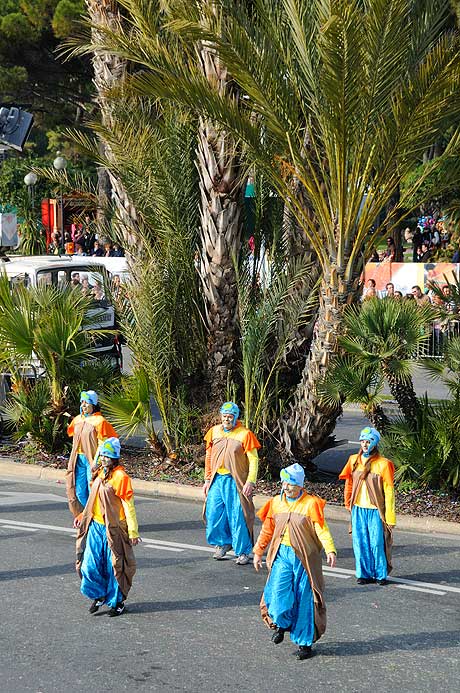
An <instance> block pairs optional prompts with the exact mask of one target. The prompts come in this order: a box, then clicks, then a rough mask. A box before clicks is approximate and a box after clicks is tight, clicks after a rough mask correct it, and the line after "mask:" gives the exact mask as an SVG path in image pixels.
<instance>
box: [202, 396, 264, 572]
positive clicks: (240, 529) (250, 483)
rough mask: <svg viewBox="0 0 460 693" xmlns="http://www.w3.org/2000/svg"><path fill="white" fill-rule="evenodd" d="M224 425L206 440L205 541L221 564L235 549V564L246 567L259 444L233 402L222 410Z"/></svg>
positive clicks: (214, 427)
mask: <svg viewBox="0 0 460 693" xmlns="http://www.w3.org/2000/svg"><path fill="white" fill-rule="evenodd" d="M220 414H221V417H222V418H221V421H222V423H221V424H219V425H217V426H213V427H212V428H211V429H210V430H209V431H208V432H207V433H206V436H205V441H206V463H205V477H204V478H205V482H204V485H203V492H204V496H205V508H204V519H205V522H206V541H207V542H208V544H210V545H211V546H215V547H216V551H215V553H214V556H213V557H214V558H215V559H216V560H218V561H219V560H222V559H223V558H224V557H225V555H226V554H227V553H228V551H230V549H231V548H232V547H233V550H234V552H235V554H236V559H235V563H237V564H238V565H247V564H248V563H249V560H250V559H249V554H250V553H251V549H252V544H253V529H254V503H253V501H252V496H253V494H254V489H255V485H256V481H257V470H258V463H259V457H258V454H257V449H258V448H260V443H259V441H258V440H257V438H256V437H255V435H254V434H253V433H251V431H250V430H248V429H247V428H246V427H245V426H243V424H242V423H241V422H240V421H239V419H238V416H239V414H240V410H239V408H238V406H237V405H236V404H235V403H234V402H225V404H223V405H222V407H221V409H220Z"/></svg>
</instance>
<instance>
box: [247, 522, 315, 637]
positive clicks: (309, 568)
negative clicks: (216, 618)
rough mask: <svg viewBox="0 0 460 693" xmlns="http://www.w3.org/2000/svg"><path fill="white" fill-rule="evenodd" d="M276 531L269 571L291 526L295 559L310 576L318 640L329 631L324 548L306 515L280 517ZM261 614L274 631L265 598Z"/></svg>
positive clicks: (261, 603)
mask: <svg viewBox="0 0 460 693" xmlns="http://www.w3.org/2000/svg"><path fill="white" fill-rule="evenodd" d="M274 520H275V530H274V532H273V537H272V540H271V543H270V548H269V549H268V553H267V568H268V569H269V570H271V567H272V565H273V561H274V560H275V558H276V554H277V553H278V549H279V547H280V544H281V540H282V538H283V534H284V530H285V529H286V525H287V524H288V523H289V538H290V542H291V546H292V548H293V549H294V552H295V554H296V556H297V557H298V558H299V560H300V561H301V562H302V565H303V567H304V568H305V570H306V572H307V573H308V578H309V580H310V585H311V588H312V591H313V601H314V606H315V637H314V640H315V641H316V640H318V639H319V638H320V637H321V636H322V635H323V633H324V632H325V630H326V603H325V601H324V594H323V593H324V578H323V569H322V561H321V552H322V550H323V546H322V544H321V542H320V540H319V539H318V537H317V534H316V532H315V527H314V524H313V521H312V520H311V518H310V517H307V516H306V515H303V514H300V513H296V512H295V511H293V512H290V513H288V512H286V513H277V514H275V516H274ZM260 613H261V615H262V618H263V620H264V621H265V623H266V624H267V625H268V626H269V627H270V628H274V627H275V624H274V623H273V621H272V620H271V618H270V616H269V615H268V610H267V605H266V604H265V601H264V597H263V594H262V599H261V600H260Z"/></svg>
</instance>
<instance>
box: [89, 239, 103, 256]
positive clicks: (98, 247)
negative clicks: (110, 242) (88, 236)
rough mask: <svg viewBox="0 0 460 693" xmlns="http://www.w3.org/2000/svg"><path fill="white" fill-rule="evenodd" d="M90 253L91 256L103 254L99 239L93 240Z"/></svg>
mask: <svg viewBox="0 0 460 693" xmlns="http://www.w3.org/2000/svg"><path fill="white" fill-rule="evenodd" d="M91 255H92V256H93V257H102V256H103V255H104V251H103V250H102V248H101V244H100V243H99V241H94V245H93V252H92V253H91Z"/></svg>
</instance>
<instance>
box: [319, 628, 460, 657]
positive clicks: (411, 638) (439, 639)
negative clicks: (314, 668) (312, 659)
mask: <svg viewBox="0 0 460 693" xmlns="http://www.w3.org/2000/svg"><path fill="white" fill-rule="evenodd" d="M455 647H460V631H458V630H449V631H439V632H438V631H437V632H433V633H430V632H422V633H406V634H404V633H397V634H395V635H385V636H382V637H381V638H375V640H370V639H366V640H361V641H356V640H353V641H351V640H344V641H342V642H331V643H324V645H322V644H321V642H320V643H319V644H318V650H317V652H318V654H319V655H322V656H323V657H347V658H348V657H362V656H363V655H372V654H378V653H379V652H396V651H398V650H399V651H403V652H411V651H419V650H441V649H444V648H455Z"/></svg>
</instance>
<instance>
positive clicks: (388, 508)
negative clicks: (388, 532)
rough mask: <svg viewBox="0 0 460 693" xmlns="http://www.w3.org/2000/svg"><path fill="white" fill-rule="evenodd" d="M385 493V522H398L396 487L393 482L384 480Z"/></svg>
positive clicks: (389, 523)
mask: <svg viewBox="0 0 460 693" xmlns="http://www.w3.org/2000/svg"><path fill="white" fill-rule="evenodd" d="M383 493H384V495H385V522H386V523H387V525H395V524H396V505H395V489H394V486H393V485H392V484H387V483H386V481H384V482H383Z"/></svg>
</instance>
